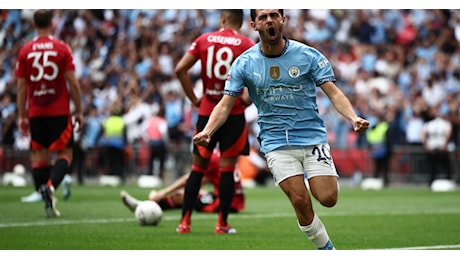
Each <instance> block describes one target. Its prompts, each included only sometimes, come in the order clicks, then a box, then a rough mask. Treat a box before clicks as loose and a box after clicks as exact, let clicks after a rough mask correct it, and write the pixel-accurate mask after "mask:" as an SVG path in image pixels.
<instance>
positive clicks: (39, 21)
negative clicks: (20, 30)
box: [34, 9, 53, 29]
mask: <svg viewBox="0 0 460 260" xmlns="http://www.w3.org/2000/svg"><path fill="white" fill-rule="evenodd" d="M52 20H53V12H52V11H51V10H45V9H40V10H38V11H36V12H35V13H34V23H35V26H37V28H39V29H45V28H47V27H48V26H50V25H51V22H52Z"/></svg>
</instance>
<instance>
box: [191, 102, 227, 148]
mask: <svg viewBox="0 0 460 260" xmlns="http://www.w3.org/2000/svg"><path fill="white" fill-rule="evenodd" d="M235 100H236V97H233V96H230V95H224V96H223V97H222V99H221V100H220V101H219V103H218V104H217V105H216V106H215V107H214V109H213V110H212V113H211V116H210V117H209V121H208V123H207V124H206V126H205V127H204V129H203V130H202V131H201V132H199V133H198V134H196V135H195V136H194V137H193V142H195V143H196V144H197V145H201V146H207V145H208V144H209V142H210V141H211V136H212V135H213V134H214V133H215V132H216V131H217V129H219V128H220V127H221V126H222V125H223V124H224V123H225V121H227V118H228V115H229V114H230V111H231V110H232V107H233V104H235Z"/></svg>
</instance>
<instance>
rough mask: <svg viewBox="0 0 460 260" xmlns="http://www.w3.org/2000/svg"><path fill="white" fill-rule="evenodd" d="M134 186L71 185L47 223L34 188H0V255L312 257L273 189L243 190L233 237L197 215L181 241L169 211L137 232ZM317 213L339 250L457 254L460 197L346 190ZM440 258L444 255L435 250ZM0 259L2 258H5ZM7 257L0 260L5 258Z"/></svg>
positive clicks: (212, 217) (176, 213)
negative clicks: (128, 197)
mask: <svg viewBox="0 0 460 260" xmlns="http://www.w3.org/2000/svg"><path fill="white" fill-rule="evenodd" d="M122 188H123V189H126V190H127V191H129V192H130V193H131V194H133V195H134V196H136V197H138V198H146V197H147V195H148V192H149V189H146V188H139V187H137V186H135V185H125V186H124V187H116V188H114V187H102V186H97V185H86V186H77V185H73V186H72V196H71V197H70V199H69V200H67V201H64V200H63V199H62V190H61V189H58V190H57V193H56V194H57V197H58V199H59V201H58V203H57V208H58V209H59V210H60V211H61V214H62V216H61V217H60V218H55V219H48V218H46V216H45V212H44V209H43V203H41V202H36V203H21V202H20V197H21V196H24V195H27V194H29V193H30V192H31V190H32V187H31V186H27V187H19V188H18V187H11V186H0V203H1V209H0V249H1V250H2V252H3V253H7V252H5V251H4V250H314V249H315V248H314V247H313V246H312V245H311V243H310V242H309V241H308V240H307V239H306V237H305V235H304V234H302V233H301V232H300V231H299V229H298V227H297V223H296V219H295V216H294V212H293V209H292V207H291V205H290V204H289V202H288V200H287V198H286V196H285V195H284V194H283V193H282V192H281V190H280V189H279V188H276V187H272V186H269V187H256V188H253V189H245V196H246V209H245V210H244V211H243V212H240V213H233V214H231V215H230V217H229V222H230V224H231V225H232V226H233V227H235V228H236V229H237V231H238V232H237V233H236V234H226V235H216V234H214V233H213V229H214V225H215V221H216V214H206V213H197V212H194V213H193V215H192V229H191V233H190V234H177V233H176V232H175V228H176V226H177V224H178V221H179V217H180V214H181V213H180V210H167V211H164V214H163V218H162V221H161V222H160V224H159V225H158V226H140V225H139V224H138V223H137V222H136V220H135V218H134V214H133V213H132V212H130V211H129V210H128V209H127V208H126V207H125V206H124V205H123V204H122V202H121V200H120V197H119V192H120V190H121V189H122ZM314 207H315V210H316V212H317V213H318V215H319V216H320V218H321V219H322V221H323V222H324V224H325V225H326V228H327V230H328V233H329V235H330V237H331V239H332V240H333V242H334V245H335V247H336V248H337V249H338V250H366V249H373V250H380V249H415V250H425V249H426V250H427V251H430V250H437V249H440V250H441V249H442V250H448V251H452V252H454V254H455V255H456V259H460V258H459V257H458V256H459V254H458V253H456V252H460V251H458V249H460V190H457V191H453V192H432V191H431V190H429V189H428V188H425V187H419V188H402V187H398V188H388V189H385V190H381V191H369V190H368V191H363V190H360V189H358V188H347V187H344V188H342V189H341V191H340V195H339V201H338V203H337V205H336V206H335V207H333V208H324V207H322V206H321V205H319V204H318V203H317V202H316V201H315V202H314ZM437 251H439V250H437ZM2 252H0V255H1V254H2ZM1 258H3V257H1Z"/></svg>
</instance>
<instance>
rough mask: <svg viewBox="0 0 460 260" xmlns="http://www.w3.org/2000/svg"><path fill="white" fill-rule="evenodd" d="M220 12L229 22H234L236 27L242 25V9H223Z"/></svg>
mask: <svg viewBox="0 0 460 260" xmlns="http://www.w3.org/2000/svg"><path fill="white" fill-rule="evenodd" d="M222 13H223V14H224V15H226V16H227V19H229V21H230V23H231V24H234V25H236V26H238V27H241V26H242V25H243V17H244V13H243V9H225V10H222Z"/></svg>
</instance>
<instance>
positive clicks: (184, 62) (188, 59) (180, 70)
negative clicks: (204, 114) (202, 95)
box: [175, 53, 201, 107]
mask: <svg viewBox="0 0 460 260" xmlns="http://www.w3.org/2000/svg"><path fill="white" fill-rule="evenodd" d="M196 62H197V58H195V57H194V56H193V55H191V54H190V53H185V54H184V56H183V57H182V59H181V60H180V61H179V63H177V65H176V69H175V73H176V75H177V78H178V79H179V81H180V83H181V85H182V88H183V89H184V92H185V95H187V97H188V98H189V100H190V102H192V104H193V105H194V106H196V107H199V106H200V101H201V99H199V98H197V97H196V95H195V92H194V91H193V83H192V81H191V80H190V76H189V75H188V71H189V70H190V68H192V66H193V65H194V64H195V63H196Z"/></svg>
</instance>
